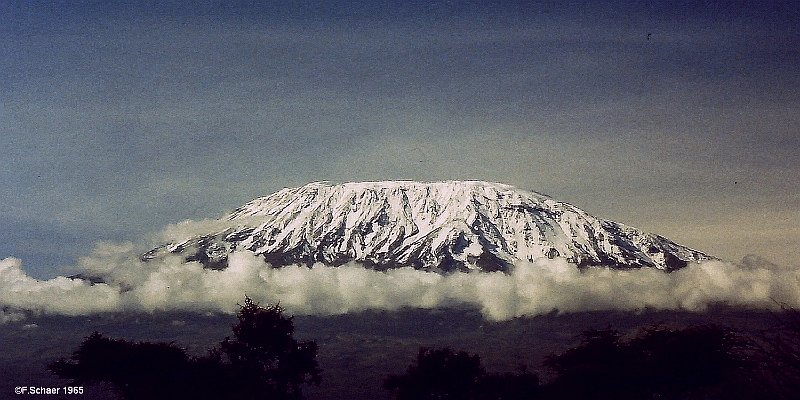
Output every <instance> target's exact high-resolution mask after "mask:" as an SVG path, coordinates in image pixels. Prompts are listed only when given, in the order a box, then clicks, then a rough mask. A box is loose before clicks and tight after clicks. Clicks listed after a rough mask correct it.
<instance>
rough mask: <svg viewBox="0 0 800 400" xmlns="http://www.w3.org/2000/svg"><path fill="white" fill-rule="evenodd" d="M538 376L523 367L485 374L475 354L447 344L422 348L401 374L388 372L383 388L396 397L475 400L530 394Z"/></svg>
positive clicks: (534, 390) (528, 396)
mask: <svg viewBox="0 0 800 400" xmlns="http://www.w3.org/2000/svg"><path fill="white" fill-rule="evenodd" d="M538 386H539V378H538V377H537V376H536V375H535V374H532V373H529V372H527V371H526V370H525V369H524V368H523V369H522V371H520V373H519V374H504V375H492V374H487V373H486V371H485V370H484V369H483V367H482V366H481V360H480V357H479V356H478V355H469V354H468V353H466V352H463V351H460V352H457V353H456V352H454V351H453V350H451V349H449V348H444V349H436V350H431V349H427V348H421V349H420V350H419V353H418V354H417V359H416V361H415V362H414V363H413V364H411V365H410V366H409V367H408V369H407V370H406V373H405V374H403V375H390V376H389V377H388V378H387V379H386V380H385V381H384V388H386V389H388V390H393V391H396V396H397V399H398V400H412V399H419V400H426V399H438V400H467V399H469V400H472V399H475V400H478V399H487V400H488V399H508V400H511V399H522V398H532V397H531V396H534V395H535V394H536V393H537V390H538Z"/></svg>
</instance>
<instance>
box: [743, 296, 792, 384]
mask: <svg viewBox="0 0 800 400" xmlns="http://www.w3.org/2000/svg"><path fill="white" fill-rule="evenodd" d="M781 308H782V311H781V312H780V313H776V314H775V318H776V320H777V324H776V326H775V327H773V328H771V329H766V330H763V331H761V332H759V334H757V335H756V339H755V341H754V346H753V347H754V352H753V353H754V358H755V359H756V360H757V361H758V362H759V364H760V365H761V366H762V371H761V372H762V374H763V375H762V376H760V377H759V378H760V381H761V382H762V383H763V384H764V385H763V386H764V387H762V391H763V392H770V396H771V397H773V398H775V399H795V398H797V396H798V393H800V311H798V310H797V309H795V308H793V307H789V306H787V305H785V304H782V305H781Z"/></svg>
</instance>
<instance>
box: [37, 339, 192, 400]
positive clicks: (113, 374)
mask: <svg viewBox="0 0 800 400" xmlns="http://www.w3.org/2000/svg"><path fill="white" fill-rule="evenodd" d="M195 367H196V364H195V362H194V360H193V359H192V358H190V357H189V356H188V355H187V354H186V351H185V350H184V349H181V348H179V347H176V346H175V345H173V344H172V343H133V342H128V341H125V340H120V339H109V338H105V337H103V336H102V335H101V334H100V333H98V332H94V333H92V334H91V335H89V337H87V338H86V340H84V342H83V343H82V344H81V345H80V347H79V348H78V350H76V351H75V353H74V354H73V355H72V362H68V361H65V360H60V361H57V362H55V363H54V364H52V365H51V366H50V369H51V370H52V371H53V372H55V373H56V374H57V375H58V376H60V377H62V378H70V379H72V380H73V381H74V382H75V384H76V385H84V384H90V383H96V382H108V383H111V384H113V385H114V386H115V387H116V388H117V389H118V390H119V392H120V394H122V396H123V397H124V398H126V399H146V398H150V399H168V398H180V397H197V395H198V393H194V392H195V390H196V389H199V388H198V387H197V385H196V384H194V380H195V379H193V378H194V371H193V370H194V369H195Z"/></svg>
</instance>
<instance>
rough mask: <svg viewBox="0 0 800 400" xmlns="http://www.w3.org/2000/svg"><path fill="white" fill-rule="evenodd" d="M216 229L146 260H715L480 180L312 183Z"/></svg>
mask: <svg viewBox="0 0 800 400" xmlns="http://www.w3.org/2000/svg"><path fill="white" fill-rule="evenodd" d="M218 222H219V223H220V225H219V228H217V229H216V230H215V231H211V232H207V233H205V234H202V235H198V236H193V237H186V238H184V239H183V240H179V241H176V242H173V243H169V244H166V245H164V246H161V247H158V248H155V249H153V250H151V251H149V252H148V253H146V254H144V255H143V256H142V258H143V259H144V260H148V259H152V258H156V257H160V256H163V255H166V254H170V253H172V254H180V255H182V256H184V257H185V258H186V260H188V261H199V262H201V263H203V265H204V266H206V267H207V268H215V269H221V268H225V267H226V266H227V256H228V254H229V253H230V252H232V251H234V250H249V251H252V252H254V253H256V254H258V255H261V256H263V257H264V258H265V259H266V260H267V261H268V262H270V263H272V265H274V266H282V265H288V264H306V265H311V264H313V263H315V262H321V263H325V264H329V265H340V264H343V263H346V262H349V261H356V262H360V263H363V264H364V265H366V266H368V267H371V268H375V269H386V268H394V267H402V266H413V267H414V268H418V269H425V270H431V271H439V272H447V271H454V270H472V269H479V270H484V271H495V270H502V271H506V270H507V269H508V268H509V267H510V266H511V265H513V264H514V263H515V262H519V261H520V260H527V261H533V260H536V259H538V258H542V257H545V258H556V257H564V258H567V259H568V260H570V261H571V262H574V263H576V264H577V265H579V266H581V267H585V266H607V267H612V268H639V267H652V268H657V269H660V270H664V271H673V270H676V269H679V268H682V267H684V266H686V265H687V264H688V263H689V262H697V261H701V260H706V259H711V258H712V257H710V256H708V255H706V254H703V253H701V252H698V251H695V250H692V249H690V248H687V247H684V246H681V245H678V244H675V243H674V242H672V241H670V240H668V239H666V238H664V237H661V236H658V235H654V234H649V233H644V232H641V231H639V230H637V229H634V228H631V227H628V226H625V225H622V224H619V223H616V222H613V221H608V220H604V219H600V218H596V217H593V216H591V215H589V214H587V213H586V212H584V211H582V210H580V209H579V208H577V207H574V206H572V205H570V204H567V203H563V202H559V201H556V200H553V199H552V198H550V197H548V196H545V195H543V194H539V193H535V192H529V191H524V190H519V189H516V188H514V187H512V186H508V185H504V184H499V183H487V182H480V181H446V182H412V181H386V182H359V183H344V184H329V183H325V182H315V183H310V184H308V185H305V186H301V187H297V188H286V189H283V190H280V191H278V192H276V193H273V194H271V195H269V196H266V197H261V198H258V199H255V200H253V201H251V202H249V203H247V204H245V205H243V206H241V207H239V208H238V209H236V210H235V211H234V212H233V213H231V214H229V215H228V216H226V217H224V218H223V219H221V220H220V221H218Z"/></svg>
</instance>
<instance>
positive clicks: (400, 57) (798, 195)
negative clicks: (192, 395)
mask: <svg viewBox="0 0 800 400" xmlns="http://www.w3.org/2000/svg"><path fill="white" fill-rule="evenodd" d="M134 3H135V4H134ZM253 3H255V2H253ZM397 3H402V4H397ZM636 3H637V4H636V5H631V4H628V2H623V1H618V2H596V1H586V2H570V4H568V5H567V4H562V2H508V1H496V2H493V1H467V2H456V1H452V2H451V1H419V2H416V1H411V2H382V1H363V2H346V1H320V2H309V1H298V2H277V1H276V2H263V4H260V3H259V4H258V5H254V4H251V3H250V2H211V1H203V2H118V1H91V2H89V1H63V2H61V1H60V2H52V1H47V2H45V1H41V2H39V1H25V2H17V1H8V0H0V182H2V186H0V259H2V258H5V257H9V256H13V257H19V258H21V259H22V260H23V261H24V263H25V268H26V269H27V270H28V271H30V272H31V274H32V275H34V276H38V277H48V276H52V275H55V274H58V273H60V272H61V271H63V269H62V268H63V267H65V266H69V265H73V264H75V260H76V258H77V257H79V256H83V255H86V254H88V253H89V251H90V250H91V248H92V247H93V244H94V243H96V242H98V241H127V240H131V241H134V242H137V243H142V242H145V241H146V240H147V239H145V238H147V237H148V235H149V234H150V233H152V232H155V231H158V230H160V229H161V228H163V227H164V226H165V225H167V224H169V223H175V222H178V221H181V220H184V219H203V218H209V217H218V216H220V215H222V214H223V213H225V212H227V211H230V210H232V209H234V208H236V207H237V206H239V205H241V204H243V203H245V202H247V201H249V200H251V199H252V198H255V197H258V196H262V195H266V194H269V193H272V192H274V191H276V190H279V189H281V188H283V187H287V186H298V185H302V184H305V183H308V182H310V181H319V180H331V181H360V180H390V179H414V180H447V179H478V180H488V181H497V182H503V183H507V184H511V185H514V186H517V187H519V188H523V189H528V190H535V191H539V192H543V193H546V194H549V195H551V196H553V197H555V198H556V199H558V200H562V201H566V202H569V203H572V204H574V205H576V206H578V207H581V208H583V209H584V210H586V211H587V212H589V213H591V214H594V215H597V216H600V217H604V218H609V219H612V220H616V221H619V222H623V223H626V224H629V225H632V226H635V227H638V228H642V229H644V230H648V231H653V232H657V233H659V234H662V235H664V236H667V237H669V238H671V239H673V240H675V241H677V242H679V243H682V244H685V245H688V246H691V247H694V248H697V249H699V250H702V251H705V252H707V253H710V254H714V255H717V256H719V257H722V258H724V259H728V260H732V261H736V260H738V259H740V258H741V257H742V256H744V255H746V254H751V253H754V254H759V255H761V256H764V257H766V258H767V259H769V260H771V261H774V262H778V263H783V264H791V265H797V264H798V262H797V259H798V257H800V128H799V127H800V124H798V122H800V10H799V9H798V7H797V6H796V4H793V3H792V2H790V1H785V2H781V1H775V2H758V3H757V4H756V3H752V4H750V3H748V4H745V3H744V2H733V1H713V2H712V1H709V2H689V1H687V2H663V1H652V2H636Z"/></svg>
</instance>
